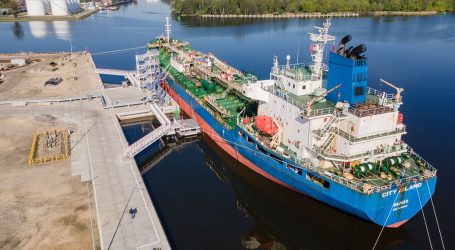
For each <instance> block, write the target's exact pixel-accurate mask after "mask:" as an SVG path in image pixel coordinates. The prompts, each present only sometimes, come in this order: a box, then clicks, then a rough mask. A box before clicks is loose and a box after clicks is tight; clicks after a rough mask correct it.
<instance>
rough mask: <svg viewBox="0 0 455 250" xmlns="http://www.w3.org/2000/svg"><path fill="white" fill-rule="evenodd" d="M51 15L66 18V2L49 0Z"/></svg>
mask: <svg viewBox="0 0 455 250" xmlns="http://www.w3.org/2000/svg"><path fill="white" fill-rule="evenodd" d="M50 1H51V9H52V15H54V16H67V15H68V5H67V4H66V0H50Z"/></svg>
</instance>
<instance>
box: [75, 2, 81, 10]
mask: <svg viewBox="0 0 455 250" xmlns="http://www.w3.org/2000/svg"><path fill="white" fill-rule="evenodd" d="M76 8H77V12H81V11H82V7H81V0H76Z"/></svg>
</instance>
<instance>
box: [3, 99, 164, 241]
mask: <svg viewBox="0 0 455 250" xmlns="http://www.w3.org/2000/svg"><path fill="white" fill-rule="evenodd" d="M2 112H7V113H11V114H15V115H25V116H27V115H32V114H36V113H40V114H43V115H52V116H55V117H59V118H60V119H62V120H64V121H66V122H68V123H72V124H75V125H76V126H77V128H78V131H79V132H80V135H79V138H82V139H81V140H80V142H79V143H78V144H77V145H76V146H75V147H74V149H73V151H72V155H71V160H72V163H73V164H76V165H79V166H80V167H82V166H83V165H86V164H88V166H89V168H88V169H90V177H91V178H92V185H93V189H94V197H95V201H96V211H97V219H98V227H99V232H100V241H101V242H100V245H101V248H102V249H108V248H109V249H153V248H160V249H170V245H169V243H168V241H167V238H166V235H165V233H164V229H163V227H162V225H161V223H160V220H159V218H158V215H157V213H156V211H155V208H154V207H153V204H152V201H151V199H150V196H149V194H148V192H147V189H146V187H145V185H144V182H143V180H142V177H141V175H140V172H139V170H138V167H137V165H136V163H135V161H134V160H131V159H128V158H123V157H120V156H121V155H123V154H124V152H125V148H126V146H127V142H126V139H125V138H124V135H123V133H122V131H121V127H120V125H119V123H118V121H117V120H116V118H115V114H114V111H113V110H105V109H103V108H102V106H101V104H100V103H98V102H73V103H60V104H58V105H57V104H54V105H51V106H28V107H4V108H2ZM83 131H88V132H87V135H86V136H83V137H81V135H82V134H83ZM76 138H77V137H76ZM73 139H74V138H73ZM87 152H88V153H87ZM80 170H81V172H82V171H83V170H82V168H81V169H80ZM130 208H136V209H137V214H136V216H135V218H134V219H133V218H131V216H130V214H129V213H128V210H129V209H130Z"/></svg>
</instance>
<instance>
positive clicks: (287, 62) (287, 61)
mask: <svg viewBox="0 0 455 250" xmlns="http://www.w3.org/2000/svg"><path fill="white" fill-rule="evenodd" d="M290 68H291V56H290V55H287V56H286V69H290Z"/></svg>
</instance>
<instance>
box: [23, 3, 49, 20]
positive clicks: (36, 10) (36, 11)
mask: <svg viewBox="0 0 455 250" xmlns="http://www.w3.org/2000/svg"><path fill="white" fill-rule="evenodd" d="M25 5H26V6H27V15H29V16H44V15H46V11H45V10H44V3H43V1H42V0H26V1H25Z"/></svg>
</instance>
